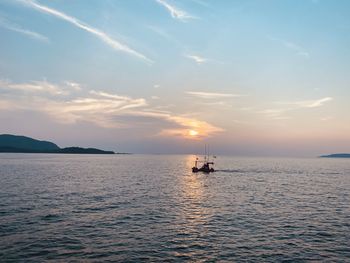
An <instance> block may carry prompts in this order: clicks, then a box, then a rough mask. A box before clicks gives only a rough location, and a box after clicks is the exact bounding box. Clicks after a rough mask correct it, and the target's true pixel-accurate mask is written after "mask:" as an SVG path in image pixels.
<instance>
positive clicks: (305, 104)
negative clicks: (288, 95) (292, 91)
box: [277, 97, 333, 108]
mask: <svg viewBox="0 0 350 263" xmlns="http://www.w3.org/2000/svg"><path fill="white" fill-rule="evenodd" d="M332 100H333V98H332V97H325V98H322V99H318V100H304V101H294V102H277V103H278V104H286V105H292V106H293V105H294V106H295V107H296V108H317V107H321V106H323V105H324V104H325V103H326V102H329V101H332Z"/></svg>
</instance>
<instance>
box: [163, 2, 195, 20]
mask: <svg viewBox="0 0 350 263" xmlns="http://www.w3.org/2000/svg"><path fill="white" fill-rule="evenodd" d="M156 1H157V3H159V4H160V5H162V6H164V7H165V8H166V9H167V10H168V11H169V13H170V15H171V17H172V18H175V19H178V20H180V21H182V22H186V21H187V20H189V19H196V18H197V17H194V16H192V15H189V14H188V13H186V12H185V11H183V10H181V9H178V8H177V7H175V6H172V5H170V4H169V3H168V2H166V1H165V0H156Z"/></svg>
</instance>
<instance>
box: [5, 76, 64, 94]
mask: <svg viewBox="0 0 350 263" xmlns="http://www.w3.org/2000/svg"><path fill="white" fill-rule="evenodd" d="M0 88H2V89H5V90H7V91H21V92H25V93H28V92H29V93H33V92H34V93H38V92H39V93H48V94H51V95H64V94H67V91H66V90H64V89H62V88H60V87H58V86H57V85H54V84H51V83H49V82H47V81H32V82H27V83H12V82H10V81H7V80H0Z"/></svg>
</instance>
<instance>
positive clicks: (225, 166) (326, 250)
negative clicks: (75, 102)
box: [0, 154, 350, 262]
mask: <svg viewBox="0 0 350 263" xmlns="http://www.w3.org/2000/svg"><path fill="white" fill-rule="evenodd" d="M194 158H195V157H194V156H185V155H183V156H157V155H115V156H96V155H49V154H48V155H45V154H42V155H41V154H0V261H1V262H9V261H26V262H28V261H32V262H39V261H45V260H52V261H55V262H57V261H62V262H67V261H92V262H96V261H114V262H115V261H122V262H143V261H161V262H168V261H171V262H173V261H178V262H182V261H184V262H187V261H191V262H192V261H195V262H197V261H199V262H206V261H209V262H216V261H218V262H220V261H221V262H229V261H236V262H237V261H252V262H262V261H273V262H276V261H279V262H280V261H296V262H304V261H309V260H311V261H339V262H344V261H348V262H349V261H350V160H346V159H272V158H269V159H254V158H234V157H219V158H218V159H217V160H216V168H217V169H219V171H218V172H216V173H214V174H210V175H207V174H201V173H199V174H192V173H191V172H190V168H191V167H192V165H193V161H194Z"/></svg>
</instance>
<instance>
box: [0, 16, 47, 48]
mask: <svg viewBox="0 0 350 263" xmlns="http://www.w3.org/2000/svg"><path fill="white" fill-rule="evenodd" d="M0 26H1V27H3V28H6V29H8V30H11V31H14V32H17V33H20V34H22V35H25V36H27V37H30V38H31V39H35V40H39V41H41V42H46V43H48V42H50V41H49V39H48V38H47V37H46V36H43V35H41V34H39V33H37V32H34V31H30V30H28V29H24V28H21V27H20V26H18V25H15V24H13V23H9V22H8V21H4V20H3V19H1V18H0Z"/></svg>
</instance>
